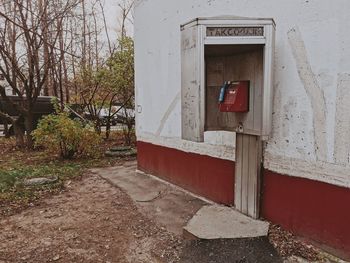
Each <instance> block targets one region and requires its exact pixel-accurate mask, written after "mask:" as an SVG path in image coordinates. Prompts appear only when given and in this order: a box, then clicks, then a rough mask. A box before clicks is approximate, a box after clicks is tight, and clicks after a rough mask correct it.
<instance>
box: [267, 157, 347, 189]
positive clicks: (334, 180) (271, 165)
mask: <svg viewBox="0 0 350 263" xmlns="http://www.w3.org/2000/svg"><path fill="white" fill-rule="evenodd" d="M264 168H265V169H268V170H270V171H273V172H277V173H279V174H284V175H289V176H294V177H301V178H307V179H310V180H315V181H320V182H324V183H329V184H334V185H338V186H342V187H347V188H350V178H349V174H350V167H344V166H339V165H336V164H331V163H326V162H310V161H307V160H300V159H295V158H290V157H285V156H278V155H275V154H271V153H265V161H264Z"/></svg>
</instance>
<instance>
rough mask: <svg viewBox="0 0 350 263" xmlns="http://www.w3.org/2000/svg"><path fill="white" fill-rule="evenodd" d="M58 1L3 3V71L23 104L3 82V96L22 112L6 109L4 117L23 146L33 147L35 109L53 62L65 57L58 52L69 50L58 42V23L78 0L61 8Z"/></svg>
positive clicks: (0, 51)
mask: <svg viewBox="0 0 350 263" xmlns="http://www.w3.org/2000/svg"><path fill="white" fill-rule="evenodd" d="M54 2H55V1H49V0H39V1H32V0H3V1H2V3H1V4H0V24H1V25H2V27H1V29H0V58H1V61H0V73H1V74H3V76H4V77H5V80H6V82H7V83H8V84H9V86H10V87H11V88H12V90H13V92H14V94H15V95H17V98H16V101H19V103H18V102H15V100H13V98H12V97H11V96H8V95H7V94H6V91H5V87H4V86H1V85H0V96H1V98H2V99H3V100H4V101H5V102H6V103H8V104H9V105H11V107H13V108H14V109H15V110H16V111H17V112H18V113H19V117H18V116H17V117H13V116H10V115H9V114H7V113H6V112H2V111H0V116H1V117H2V118H5V119H6V120H7V122H9V123H11V124H12V125H13V127H14V129H15V133H16V137H17V144H18V146H22V147H23V146H24V145H26V146H28V147H29V148H32V146H33V140H32V137H31V132H32V130H33V123H34V115H33V108H34V105H35V104H36V101H37V98H38V96H39V95H41V94H43V93H44V94H45V93H47V90H46V89H47V85H48V78H49V74H50V73H51V72H50V71H51V70H52V69H53V65H57V63H58V64H59V63H60V62H61V60H62V57H58V58H57V57H56V56H55V52H57V51H59V52H66V51H65V50H62V49H60V47H59V46H58V45H57V43H58V39H59V35H60V30H55V26H56V25H57V24H60V23H62V20H63V19H64V17H65V15H66V14H67V13H68V12H69V11H70V10H71V9H72V8H74V7H75V6H76V1H74V0H71V1H65V4H63V5H61V6H60V7H59V8H57V7H56V8H54ZM49 39H50V41H49ZM53 58H55V59H56V60H53ZM22 123H23V125H22ZM25 132H26V136H25V137H24V135H25ZM24 138H25V139H24Z"/></svg>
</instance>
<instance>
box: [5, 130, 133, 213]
mask: <svg viewBox="0 0 350 263" xmlns="http://www.w3.org/2000/svg"><path fill="white" fill-rule="evenodd" d="M122 144H123V139H122V134H121V133H120V132H113V133H112V134H111V137H110V139H109V140H104V141H103V142H102V143H101V145H100V146H99V147H98V148H97V149H96V151H97V152H98V153H99V154H97V156H98V157H95V158H79V159H74V160H60V159H59V158H58V156H56V155H49V154H48V153H47V152H45V150H44V149H38V150H35V151H27V150H19V149H16V147H15V141H14V140H13V139H7V138H3V137H0V217H1V215H3V216H4V215H10V214H13V213H15V212H17V211H20V210H21V209H23V208H25V207H28V206H31V205H33V204H35V203H36V201H38V200H40V199H41V198H42V197H45V196H50V195H52V194H56V193H60V192H62V191H63V190H64V185H65V182H66V181H68V180H75V179H76V178H80V177H81V176H82V175H84V173H85V172H86V171H87V169H89V168H92V167H106V166H111V165H115V164H117V163H120V162H124V161H125V159H116V158H107V157H104V152H105V151H106V150H107V149H109V148H110V147H112V146H120V145H122ZM127 159H128V158H127ZM39 177H46V178H47V177H57V178H58V180H57V181H56V182H54V183H51V184H46V185H36V186H25V185H24V184H23V182H24V180H25V179H30V178H39Z"/></svg>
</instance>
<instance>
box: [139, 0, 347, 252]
mask: <svg viewBox="0 0 350 263" xmlns="http://www.w3.org/2000/svg"><path fill="white" fill-rule="evenodd" d="M349 11H350V2H349V1H347V0H337V1H331V0H318V1H316V0H303V1H302V0H297V1H295V0H286V1H278V0H268V1H258V0H245V1H242V0H240V1H239V0H228V1H223V0H177V1H171V0H138V1H136V4H135V29H134V30H135V63H136V64H135V68H136V103H135V104H136V132H137V140H138V167H139V169H140V170H143V171H145V172H148V173H152V174H155V175H157V176H159V177H162V178H164V179H167V180H169V181H171V182H173V183H175V184H178V185H180V186H182V187H184V188H186V189H188V190H190V191H193V192H195V193H197V194H200V195H203V196H205V197H207V198H209V199H212V200H214V201H216V202H219V203H223V204H226V205H232V206H233V205H234V187H233V185H234V184H235V174H234V173H235V172H234V166H235V154H234V153H235V139H234V138H235V135H234V132H232V131H205V132H204V141H203V142H193V141H188V140H183V139H182V135H181V131H182V121H181V118H182V110H183V109H182V107H181V105H182V103H181V99H182V97H181V69H182V65H181V63H182V61H181V30H180V26H181V25H183V24H185V23H187V22H188V21H190V20H192V19H196V18H200V17H219V16H221V17H222V16H239V17H247V18H272V19H273V20H274V22H275V24H276V27H275V30H276V31H275V51H274V56H273V57H274V67H273V69H272V70H273V73H274V74H273V75H274V78H273V90H274V95H273V98H272V131H271V135H270V137H269V139H268V140H267V141H266V142H265V143H264V148H263V169H262V172H261V177H262V178H261V206H260V208H261V209H260V217H262V218H264V219H266V220H269V221H272V222H274V223H277V224H280V225H282V226H283V227H285V228H287V229H289V230H291V231H293V232H295V233H296V234H299V235H302V236H305V237H307V238H310V239H313V240H315V241H317V242H320V243H322V244H324V245H325V246H326V247H330V248H332V249H335V250H338V251H341V253H344V254H345V255H346V256H350V252H349V251H350V225H349V222H350V189H349V188H350V162H349V153H350V138H349V136H350V117H349V116H350V115H349V113H348V112H349V111H350V48H349V47H350V34H349V33H350V18H349V15H348V14H349Z"/></svg>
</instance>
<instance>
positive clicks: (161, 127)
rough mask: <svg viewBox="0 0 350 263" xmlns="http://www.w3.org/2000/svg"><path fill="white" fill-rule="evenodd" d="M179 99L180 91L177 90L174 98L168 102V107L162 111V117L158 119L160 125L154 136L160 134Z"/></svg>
mask: <svg viewBox="0 0 350 263" xmlns="http://www.w3.org/2000/svg"><path fill="white" fill-rule="evenodd" d="M180 99H181V92H178V93H177V94H176V96H175V98H174V99H173V101H172V102H171V103H170V105H169V107H168V109H167V110H166V112H165V113H164V115H163V117H162V119H161V120H160V125H159V127H158V129H157V131H156V134H155V135H156V136H160V134H161V133H162V131H163V129H164V125H165V123H166V121H167V120H168V119H169V116H170V114H171V113H172V112H173V111H174V109H175V106H176V104H177V103H178V102H179V101H180Z"/></svg>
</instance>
